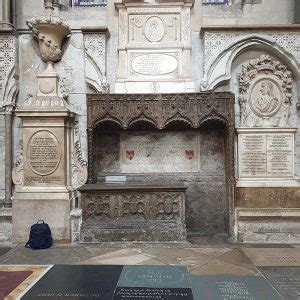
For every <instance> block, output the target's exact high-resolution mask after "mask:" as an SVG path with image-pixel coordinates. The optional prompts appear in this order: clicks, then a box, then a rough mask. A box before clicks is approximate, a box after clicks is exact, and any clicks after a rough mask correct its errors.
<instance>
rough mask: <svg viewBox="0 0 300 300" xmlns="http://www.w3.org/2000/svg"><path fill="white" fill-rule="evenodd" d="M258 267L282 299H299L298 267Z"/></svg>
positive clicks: (299, 279) (299, 268) (299, 281)
mask: <svg viewBox="0 0 300 300" xmlns="http://www.w3.org/2000/svg"><path fill="white" fill-rule="evenodd" d="M258 269H259V270H260V272H262V274H263V275H264V276H265V277H266V278H267V279H268V280H269V282H271V284H272V285H273V286H274V287H275V288H276V289H277V291H278V292H279V293H280V294H281V295H282V296H283V298H284V299H286V300H298V299H300V267H260V268H258Z"/></svg>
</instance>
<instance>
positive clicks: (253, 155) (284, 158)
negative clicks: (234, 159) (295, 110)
mask: <svg viewBox="0 0 300 300" xmlns="http://www.w3.org/2000/svg"><path fill="white" fill-rule="evenodd" d="M292 82H293V80H292V73H291V72H290V71H289V70H288V69H287V67H286V66H285V65H283V64H281V63H280V62H279V61H275V60H273V59H272V58H271V57H269V56H267V55H263V56H261V57H260V58H259V59H257V60H254V61H251V62H250V63H249V64H248V65H246V66H244V67H243V70H242V73H241V75H240V98H239V103H240V127H239V128H237V132H238V147H237V149H238V178H239V181H238V184H237V185H238V187H251V186H254V187H255V186H256V187H260V186H261V187H264V186H265V187H268V186H269V187H272V186H273V187H286V186H297V185H298V183H297V181H296V180H295V174H294V155H295V133H296V131H297V128H294V127H292V126H291V125H290V110H291V99H292Z"/></svg>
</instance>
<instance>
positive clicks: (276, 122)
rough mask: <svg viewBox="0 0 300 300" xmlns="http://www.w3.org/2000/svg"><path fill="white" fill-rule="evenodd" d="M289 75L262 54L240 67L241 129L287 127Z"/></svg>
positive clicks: (290, 92) (279, 64)
mask: <svg viewBox="0 0 300 300" xmlns="http://www.w3.org/2000/svg"><path fill="white" fill-rule="evenodd" d="M292 82H293V80H292V73H291V72H290V71H289V70H288V68H287V66H285V65H283V64H281V63H280V62H279V61H276V60H273V59H272V58H271V57H270V56H267V55H263V56H261V57H260V58H258V59H256V60H252V61H251V62H250V63H248V64H247V65H245V66H243V69H242V73H241V75H240V98H239V103H240V108H241V120H240V123H241V124H240V126H241V127H289V126H290V125H289V116H290V106H291V101H292Z"/></svg>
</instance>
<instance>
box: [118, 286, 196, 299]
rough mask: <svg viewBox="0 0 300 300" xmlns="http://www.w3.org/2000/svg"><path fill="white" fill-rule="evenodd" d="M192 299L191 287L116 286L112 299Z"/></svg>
mask: <svg viewBox="0 0 300 300" xmlns="http://www.w3.org/2000/svg"><path fill="white" fill-rule="evenodd" d="M123 299H126V300H129V299H130V300H131V299H143V300H153V299H159V300H193V299H194V298H193V294H192V290H191V289H178V288H177V289H167V288H158V289H156V288H123V287H122V288H117V290H116V292H115V295H114V298H113V300H123Z"/></svg>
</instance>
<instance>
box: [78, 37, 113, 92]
mask: <svg viewBox="0 0 300 300" xmlns="http://www.w3.org/2000/svg"><path fill="white" fill-rule="evenodd" d="M84 47H85V58H86V60H85V61H86V70H85V72H86V83H87V84H89V85H90V86H91V87H92V88H93V89H94V90H96V91H97V92H101V93H107V92H108V91H109V84H108V82H107V79H106V62H105V60H106V54H105V49H106V34H105V33H86V34H85V35H84Z"/></svg>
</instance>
